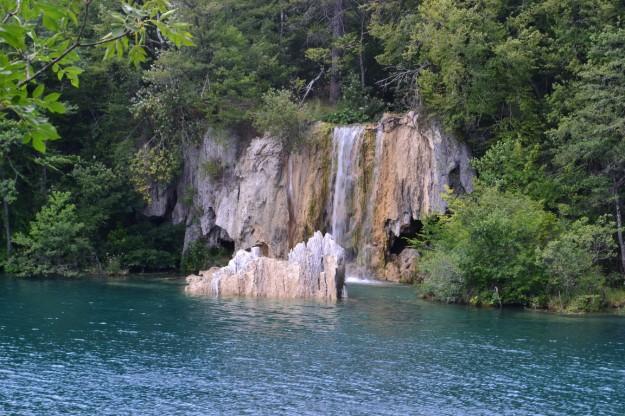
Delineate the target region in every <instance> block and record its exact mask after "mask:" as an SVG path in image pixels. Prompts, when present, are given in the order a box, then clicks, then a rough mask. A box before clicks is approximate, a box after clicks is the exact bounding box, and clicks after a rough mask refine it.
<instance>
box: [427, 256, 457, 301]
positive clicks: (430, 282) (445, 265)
mask: <svg viewBox="0 0 625 416" xmlns="http://www.w3.org/2000/svg"><path fill="white" fill-rule="evenodd" d="M459 262H460V261H459V256H458V255H457V254H456V253H454V252H451V253H443V252H438V251H436V252H433V253H431V254H430V255H428V256H426V257H425V258H424V259H423V261H422V262H421V263H420V265H419V270H420V271H421V272H422V273H423V274H424V276H423V282H422V284H421V287H420V291H421V293H422V294H423V295H425V296H430V297H432V298H434V299H436V300H440V301H442V302H446V303H455V302H459V301H460V300H461V299H462V297H463V294H464V291H465V283H466V282H465V280H464V276H463V274H462V270H461V269H460V265H459Z"/></svg>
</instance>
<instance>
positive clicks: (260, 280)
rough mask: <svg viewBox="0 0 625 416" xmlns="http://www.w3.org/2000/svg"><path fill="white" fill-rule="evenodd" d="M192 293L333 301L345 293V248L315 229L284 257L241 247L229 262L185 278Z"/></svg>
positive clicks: (189, 291)
mask: <svg viewBox="0 0 625 416" xmlns="http://www.w3.org/2000/svg"><path fill="white" fill-rule="evenodd" d="M187 283H188V285H187V288H186V291H187V293H189V294H193V295H208V296H221V297H231V296H244V297H262V298H274V299H317V300H323V301H336V300H337V299H340V298H342V297H344V296H346V291H345V287H344V285H345V255H344V250H343V249H342V248H341V247H340V246H339V245H338V244H336V243H335V242H334V240H333V239H332V237H331V236H330V235H329V234H326V235H325V236H323V235H322V234H321V233H320V232H316V233H315V234H314V235H313V236H312V237H311V238H310V239H309V240H308V242H306V243H300V244H298V245H296V246H295V247H294V248H293V250H291V251H290V253H289V255H288V259H287V260H280V259H275V258H269V257H263V256H262V255H261V253H260V250H258V249H254V250H251V251H249V252H248V251H245V250H240V251H238V252H237V253H236V254H235V256H234V258H233V259H232V260H230V262H229V263H228V265H227V266H226V267H223V268H212V269H210V270H208V271H204V272H200V275H199V276H196V275H192V276H189V277H187Z"/></svg>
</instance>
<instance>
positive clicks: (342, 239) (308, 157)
mask: <svg viewBox="0 0 625 416" xmlns="http://www.w3.org/2000/svg"><path fill="white" fill-rule="evenodd" d="M469 160H470V155H469V151H468V148H467V147H466V146H465V145H463V144H461V143H459V142H458V141H456V140H455V139H453V138H452V137H450V136H448V135H446V134H445V133H444V132H443V130H442V129H441V128H440V127H439V126H438V125H437V124H436V123H435V122H432V121H431V120H426V119H423V117H421V116H420V115H419V114H417V113H415V112H411V113H408V114H406V115H403V116H395V115H386V116H385V117H384V118H383V119H382V120H381V121H380V122H379V123H377V124H359V125H352V126H343V127H332V126H330V125H328V124H323V123H319V124H317V125H315V126H314V127H313V129H312V132H311V135H310V137H309V138H308V139H307V140H306V141H305V145H303V146H302V147H300V148H298V149H297V150H295V151H292V152H290V153H289V152H287V151H285V150H284V149H283V146H282V145H281V143H280V142H279V141H278V140H274V139H272V138H270V137H261V138H255V139H253V140H251V141H247V142H245V141H242V140H239V139H236V137H234V136H233V138H230V139H227V140H224V139H220V138H219V137H217V136H215V134H214V133H213V132H210V133H209V134H207V136H206V137H205V138H204V139H203V141H202V142H201V143H200V144H197V145H191V146H188V147H187V148H186V149H185V150H184V172H183V175H182V176H181V178H180V180H179V182H178V183H177V185H176V187H175V188H174V189H175V192H170V193H169V195H170V198H173V199H174V200H169V201H164V200H163V198H161V197H160V194H159V198H154V200H155V201H158V206H154V207H152V208H150V207H148V210H147V212H152V213H155V214H157V213H158V214H160V213H162V212H164V211H166V209H165V208H164V207H173V209H169V210H167V211H172V214H171V215H172V219H173V221H174V222H176V223H180V222H184V223H186V225H187V235H186V238H185V247H186V245H188V243H189V242H191V241H194V240H197V239H203V240H204V241H206V243H207V244H208V245H212V246H214V245H224V246H226V245H227V246H228V247H231V246H232V247H234V249H235V250H240V249H250V248H252V247H261V248H262V251H263V253H264V254H265V255H266V256H269V257H274V258H281V259H286V258H287V256H288V253H289V250H290V249H291V248H293V247H294V246H295V244H296V243H297V242H299V241H305V240H306V239H307V238H308V237H310V236H311V235H312V234H313V232H314V231H315V230H323V231H327V232H330V233H332V234H333V235H334V236H335V237H336V238H337V242H338V243H339V244H340V245H341V246H342V247H344V248H345V250H346V252H347V256H348V258H349V259H350V261H354V262H356V263H357V264H358V265H359V266H362V267H365V268H367V269H369V270H371V271H372V272H373V274H374V275H375V276H377V277H380V278H384V279H389V280H402V281H403V280H406V279H408V276H412V275H414V273H409V272H407V271H405V270H404V271H401V269H402V267H403V266H402V264H403V265H406V264H412V265H415V264H416V263H417V262H416V261H414V260H415V256H414V253H412V252H408V253H406V254H404V255H403V258H406V257H408V256H410V259H411V260H410V261H403V260H400V258H401V257H402V251H403V250H404V249H405V247H404V246H405V243H404V242H403V238H404V237H410V236H414V234H415V233H416V232H417V231H418V230H419V227H420V222H419V221H420V219H421V218H422V217H423V216H424V215H427V214H430V213H432V212H442V211H444V210H445V209H446V204H445V201H444V200H443V198H442V195H443V194H444V193H445V192H446V189H447V188H448V187H449V188H452V189H453V190H454V191H455V192H458V193H461V192H470V191H471V190H472V176H473V173H472V170H471V167H470V164H469ZM170 189H171V188H170ZM163 195H165V193H163ZM402 262H403V263H402ZM391 263H393V264H395V266H397V267H395V268H394V269H393V266H392V265H391V266H389V264H391ZM413 268H414V267H413ZM413 272H414V270H413Z"/></svg>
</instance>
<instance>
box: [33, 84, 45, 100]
mask: <svg viewBox="0 0 625 416" xmlns="http://www.w3.org/2000/svg"><path fill="white" fill-rule="evenodd" d="M44 89H45V86H44V85H43V84H39V85H37V88H35V90H34V91H33V98H39V97H41V95H42V94H43V90H44Z"/></svg>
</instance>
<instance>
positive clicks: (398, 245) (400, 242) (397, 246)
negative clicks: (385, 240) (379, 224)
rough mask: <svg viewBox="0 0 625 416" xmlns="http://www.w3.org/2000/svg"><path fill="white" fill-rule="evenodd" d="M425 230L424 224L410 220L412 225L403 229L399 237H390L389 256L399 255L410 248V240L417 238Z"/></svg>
mask: <svg viewBox="0 0 625 416" xmlns="http://www.w3.org/2000/svg"><path fill="white" fill-rule="evenodd" d="M422 229H423V223H422V222H421V221H420V220H410V224H407V225H404V226H402V227H401V230H400V232H399V236H395V235H393V234H391V235H390V241H389V245H388V247H389V249H388V254H390V255H393V254H395V255H399V254H400V253H401V252H402V251H404V249H405V248H407V247H408V245H409V242H408V240H410V239H414V238H416V237H417V236H418V235H419V233H420V232H421V230H422Z"/></svg>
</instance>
